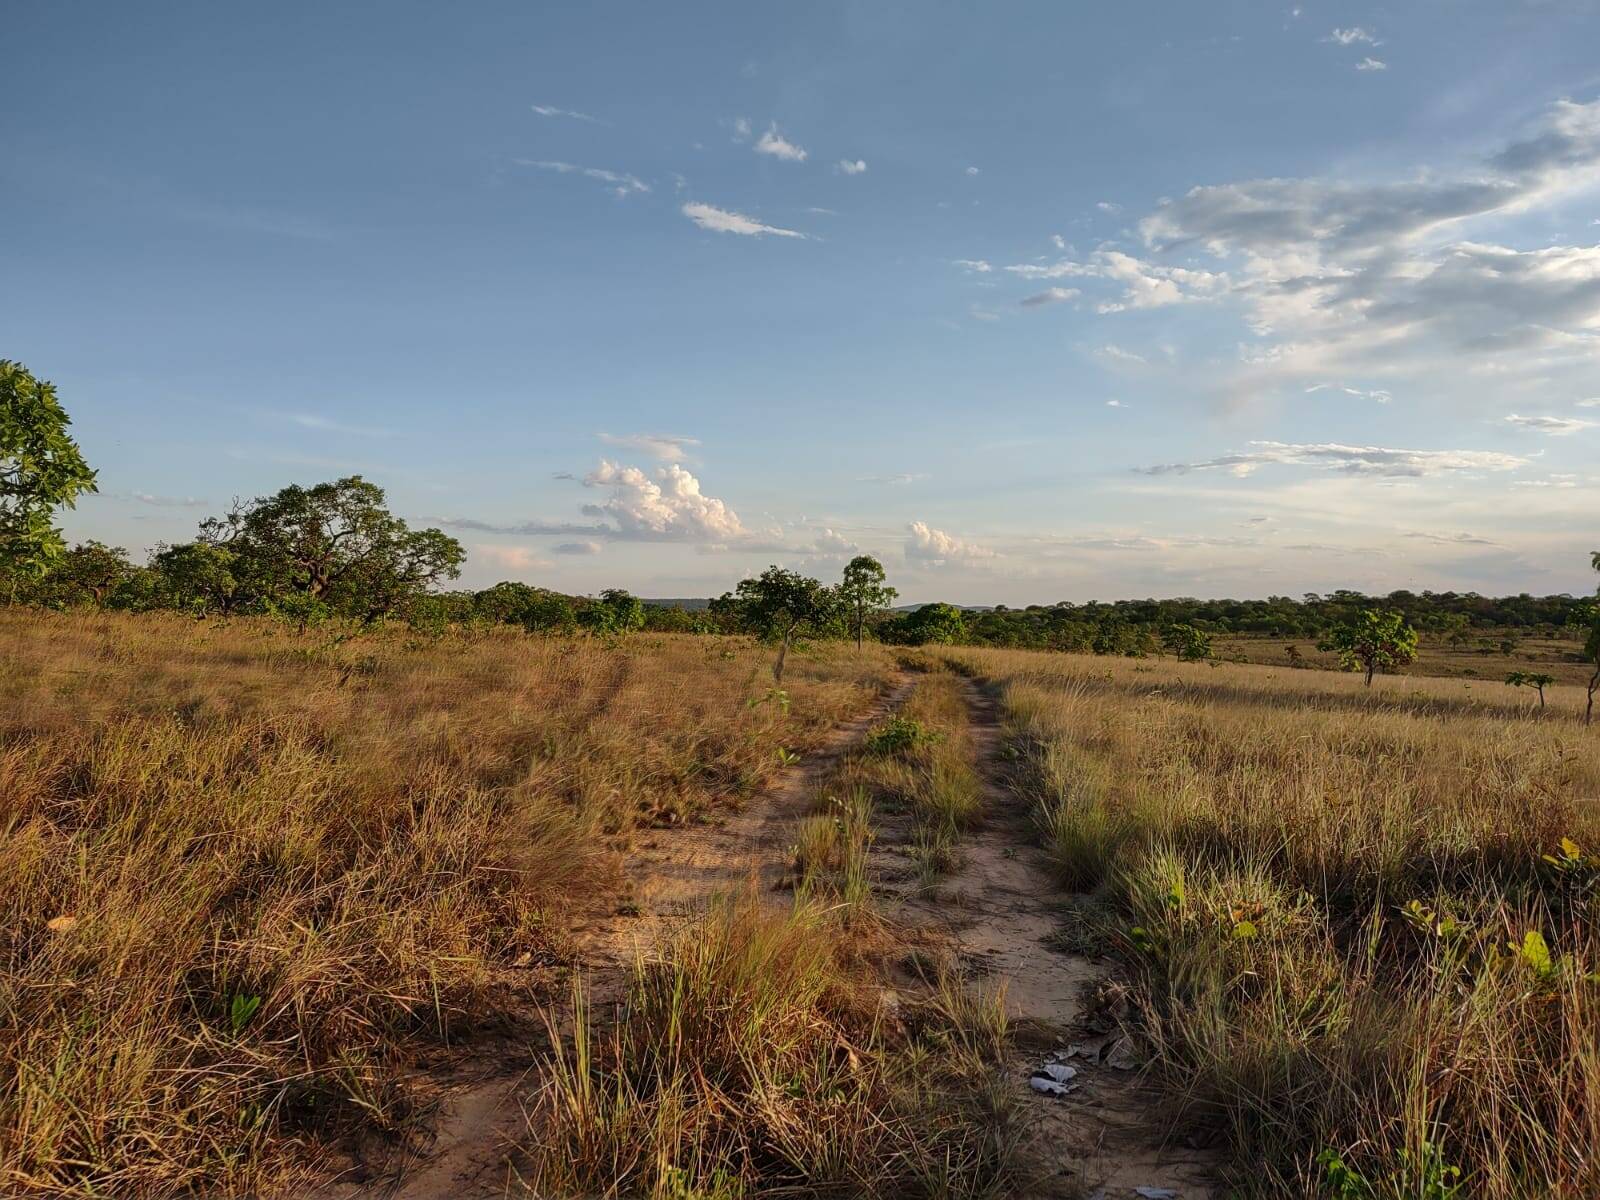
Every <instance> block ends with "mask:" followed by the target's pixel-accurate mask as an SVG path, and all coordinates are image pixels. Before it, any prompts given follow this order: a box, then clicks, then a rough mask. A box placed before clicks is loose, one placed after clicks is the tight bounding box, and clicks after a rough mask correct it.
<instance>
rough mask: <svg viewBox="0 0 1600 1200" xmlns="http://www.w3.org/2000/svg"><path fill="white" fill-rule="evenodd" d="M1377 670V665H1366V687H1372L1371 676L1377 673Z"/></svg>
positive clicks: (1370, 663) (1373, 663) (1371, 663)
mask: <svg viewBox="0 0 1600 1200" xmlns="http://www.w3.org/2000/svg"><path fill="white" fill-rule="evenodd" d="M1377 669H1378V664H1377V663H1375V662H1369V663H1368V664H1367V686H1368V687H1371V686H1372V676H1373V674H1374V673H1375V672H1376V671H1377Z"/></svg>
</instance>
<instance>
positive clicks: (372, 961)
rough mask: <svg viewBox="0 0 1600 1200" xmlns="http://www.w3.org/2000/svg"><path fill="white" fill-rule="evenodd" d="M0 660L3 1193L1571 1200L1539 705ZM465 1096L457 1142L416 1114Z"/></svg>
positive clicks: (1583, 856)
mask: <svg viewBox="0 0 1600 1200" xmlns="http://www.w3.org/2000/svg"><path fill="white" fill-rule="evenodd" d="M0 646H3V649H4V659H3V669H4V672H5V680H6V684H7V689H6V699H5V701H4V702H3V708H0V785H3V790H0V806H3V807H0V815H3V820H0V855H3V859H4V861H5V862H6V863H7V866H8V871H7V873H6V875H5V877H4V881H3V884H0V905H3V906H4V926H3V930H4V932H3V933H0V955H3V957H0V1013H3V1014H4V1015H5V1017H6V1020H4V1021H0V1063H3V1074H0V1172H3V1174H0V1181H3V1186H0V1192H4V1193H5V1194H13V1193H15V1194H19V1195H41V1196H43V1195H68V1194H113V1195H117V1196H119V1197H121V1196H128V1197H166V1196H176V1195H181V1194H192V1193H196V1192H200V1193H204V1194H214V1195H229V1196H243V1195H300V1194H305V1191H306V1189H307V1188H308V1187H310V1186H311V1184H312V1181H313V1180H318V1179H320V1182H319V1183H318V1185H317V1186H318V1187H320V1188H322V1189H324V1190H323V1191H322V1192H319V1194H325V1195H338V1196H341V1197H352V1196H360V1197H366V1196H368V1195H376V1194H378V1193H377V1191H376V1190H375V1189H376V1188H378V1187H379V1186H380V1185H382V1186H387V1185H388V1183H394V1184H396V1185H397V1186H398V1188H399V1191H398V1193H397V1194H398V1195H400V1196H402V1197H408V1198H410V1197H428V1198H433V1197H444V1196H451V1197H454V1196H462V1195H481V1196H490V1195H502V1194H506V1193H507V1191H508V1189H509V1192H510V1194H512V1195H528V1196H561V1195H576V1194H584V1195H588V1194H616V1195H647V1196H651V1197H674V1198H677V1200H683V1198H685V1197H690V1196H693V1197H706V1198H711V1197H715V1198H717V1200H723V1198H726V1200H732V1198H734V1197H740V1196H750V1195H758V1194H762V1193H763V1192H765V1191H770V1190H773V1189H780V1190H783V1191H784V1192H785V1194H794V1195H833V1194H859V1195H890V1194H893V1195H907V1196H930V1197H932V1196H943V1197H956V1196H974V1197H975V1196H1003V1195H1019V1194H1028V1195H1051V1196H1060V1197H1071V1196H1075V1195H1079V1194H1083V1193H1084V1192H1086V1191H1088V1190H1091V1189H1093V1188H1097V1187H1103V1188H1105V1189H1106V1195H1107V1196H1109V1197H1120V1196H1124V1195H1131V1194H1132V1190H1131V1189H1132V1187H1133V1186H1134V1185H1136V1184H1140V1185H1162V1186H1170V1187H1173V1188H1174V1189H1175V1190H1177V1191H1178V1194H1180V1195H1181V1196H1183V1197H1186V1198H1189V1200H1195V1198H1199V1197H1206V1196H1217V1197H1220V1196H1222V1195H1226V1194H1229V1189H1231V1191H1232V1192H1233V1193H1234V1194H1240V1195H1246V1196H1260V1197H1263V1198H1265V1197H1278V1196H1305V1197H1308V1198H1309V1197H1325V1196H1329V1195H1335V1196H1342V1197H1345V1198H1346V1200H1353V1198H1355V1197H1365V1196H1371V1197H1385V1198H1387V1197H1392V1198H1394V1200H1400V1198H1401V1197H1425V1198H1427V1200H1444V1197H1447V1196H1449V1195H1450V1194H1451V1192H1450V1191H1449V1188H1450V1187H1451V1186H1454V1183H1455V1181H1456V1180H1457V1176H1456V1175H1455V1174H1454V1172H1455V1171H1456V1169H1459V1170H1460V1172H1461V1173H1462V1174H1461V1176H1460V1181H1461V1182H1462V1186H1463V1190H1462V1191H1461V1192H1460V1193H1459V1194H1460V1195H1463V1196H1465V1195H1474V1196H1477V1195H1483V1196H1490V1197H1508V1198H1509V1197H1514V1196H1526V1195H1544V1194H1556V1195H1571V1196H1578V1195H1585V1194H1590V1193H1592V1191H1593V1189H1594V1188H1595V1187H1596V1186H1597V1185H1600V1177H1597V1174H1596V1172H1597V1170H1600V1168H1597V1165H1596V1163H1595V1161H1594V1159H1593V1158H1592V1157H1591V1156H1590V1154H1589V1147H1592V1146H1593V1145H1595V1144H1597V1142H1600V1050H1597V1046H1600V1010H1597V1004H1600V987H1597V985H1596V984H1595V983H1594V982H1593V981H1592V978H1591V973H1592V972H1594V971H1596V969H1597V968H1600V933H1597V930H1600V910H1597V906H1600V863H1597V862H1596V860H1595V859H1594V858H1593V857H1592V855H1593V847H1594V846H1597V845H1600V815H1597V812H1596V807H1595V798H1596V797H1600V737H1596V736H1595V734H1594V732H1593V731H1590V730H1585V729H1584V728H1583V727H1582V725H1581V723H1580V721H1579V716H1580V714H1581V710H1582V703H1583V692H1582V689H1581V688H1578V687H1573V686H1570V685H1558V686H1556V687H1554V688H1552V689H1551V690H1550V692H1549V695H1548V707H1547V708H1546V709H1545V710H1544V711H1543V712H1540V711H1538V710H1537V709H1536V708H1534V707H1533V706H1532V704H1531V703H1530V701H1531V697H1530V696H1529V695H1528V694H1527V693H1523V692H1515V691H1512V690H1511V689H1508V688H1505V687H1504V686H1503V685H1496V686H1493V687H1488V686H1485V685H1484V684H1483V683H1480V682H1476V681H1472V680H1460V679H1440V678H1431V677H1428V676H1426V675H1421V674H1412V675H1409V676H1406V677H1394V676H1389V677H1380V678H1379V679H1378V680H1377V682H1376V683H1375V684H1374V686H1373V687H1372V689H1371V690H1370V691H1369V690H1368V689H1367V688H1365V687H1363V686H1362V683H1361V680H1360V678H1359V677H1358V676H1353V675H1346V674H1336V673H1331V672H1324V671H1313V670H1286V669H1282V668H1274V667H1265V666H1251V665H1241V664H1237V663H1230V662H1223V663H1218V664H1215V665H1211V664H1192V665H1189V664H1180V663H1176V662H1174V661H1172V660H1171V659H1149V660H1136V659H1124V658H1119V657H1109V656H1108V657H1090V656H1076V655H1060V654H1046V653H1033V652H1025V651H990V650H981V649H973V648H956V647H940V648H933V647H929V648H924V649H922V650H918V651H898V652H890V651H888V650H886V649H884V648H883V647H877V646H868V647H867V648H866V649H865V651H863V652H861V653H859V654H858V652H857V651H856V650H855V648H854V647H853V646H846V645H843V644H838V643H817V644H814V645H809V646H805V647H803V648H802V649H800V650H799V651H797V652H796V653H795V654H793V655H791V658H790V666H789V674H788V675H787V676H786V679H785V686H784V689H783V691H782V692H781V693H779V692H776V691H775V690H773V689H772V688H771V686H770V675H769V673H768V670H769V667H770V663H771V658H772V650H771V649H770V648H768V647H764V646H762V645H760V644H759V643H757V642H755V641H752V640H750V639H747V638H740V637H718V636H675V635H650V634H640V635H635V636H632V637H626V638H618V639H611V640H607V639H603V638H594V637H576V638H566V637H548V638H541V637H528V636H526V635H523V634H521V633H518V632H514V631H509V630H488V631H478V632H471V633H460V632H453V633H446V634H444V635H442V636H435V637H427V636H421V635H418V634H415V633H412V632H409V631H403V630H402V631H393V630H391V631H388V632H376V633H368V634H352V633H350V632H349V631H348V630H346V631H344V632H339V631H337V630H331V629H323V630H312V631H310V632H308V633H306V634H303V635H297V634H295V633H294V632H293V631H292V629H291V628H290V627H288V626H284V625H281V624H274V623H270V622H265V621H256V620H235V621H232V622H227V623H222V622H216V621H201V622H197V621H193V620H189V619H185V618H179V617H172V616H164V615H153V614H151V615H141V616H131V615H119V614H71V615H59V614H40V613H37V612H22V611H11V612H5V613H0ZM842 734H845V735H848V737H847V739H846V740H843V741H841V735H842ZM785 764H789V765H788V767H787V769H786V767H785ZM796 764H798V765H796ZM1563 838H1565V839H1568V842H1567V843H1566V845H1567V849H1565V850H1563V849H1562V846H1563V841H1562V839H1563ZM1547 856H1548V857H1547ZM1552 860H1553V861H1552ZM627 947H632V949H627ZM1072 1042H1083V1043H1084V1044H1086V1045H1087V1044H1092V1045H1095V1046H1098V1047H1100V1049H1097V1050H1095V1051H1094V1052H1093V1054H1091V1055H1090V1056H1087V1057H1081V1058H1076V1059H1073V1060H1072V1061H1073V1062H1074V1063H1075V1064H1076V1065H1075V1069H1076V1070H1077V1072H1078V1077H1077V1079H1076V1081H1075V1082H1074V1085H1073V1087H1074V1089H1075V1090H1074V1091H1073V1093H1072V1094H1071V1095H1069V1096H1066V1097H1063V1098H1055V1099H1041V1098H1040V1097H1039V1096H1038V1095H1037V1094H1036V1093H1035V1092H1034V1091H1032V1090H1031V1089H1030V1086H1029V1076H1030V1072H1032V1071H1033V1070H1034V1068H1036V1066H1037V1064H1038V1062H1039V1061H1040V1056H1041V1055H1042V1054H1044V1053H1045V1052H1046V1051H1049V1050H1050V1049H1052V1048H1054V1047H1060V1046H1064V1045H1066V1044H1068V1043H1072ZM475 1046H477V1047H481V1048H483V1049H482V1051H480V1053H479V1059H478V1061H479V1062H480V1065H481V1063H482V1061H483V1059H484V1055H485V1054H487V1055H488V1058H489V1061H490V1066H491V1068H492V1066H493V1061H494V1057H495V1055H498V1054H502V1053H504V1054H505V1065H504V1069H503V1071H502V1073H501V1074H500V1075H498V1076H493V1077H491V1078H490V1079H488V1080H487V1081H485V1082H484V1085H483V1088H482V1089H481V1090H480V1091H478V1092H473V1091H472V1087H476V1086H477V1085H476V1084H473V1085H471V1086H469V1087H468V1089H467V1091H466V1092H464V1093H461V1094H462V1095H467V1096H470V1095H481V1096H492V1097H494V1103H495V1104H496V1105H499V1106H500V1108H501V1112H500V1114H499V1116H498V1117H497V1118H496V1120H494V1121H488V1120H479V1119H478V1118H474V1117H472V1116H471V1113H472V1112H475V1111H479V1109H474V1108H473V1106H472V1105H471V1104H468V1105H466V1106H465V1107H464V1108H463V1107H462V1106H461V1105H459V1104H458V1105H456V1108H455V1110H454V1111H456V1117H454V1118H452V1117H451V1115H450V1114H451V1111H452V1110H451V1108H450V1106H449V1105H448V1104H447V1105H445V1106H444V1107H442V1108H441V1107H439V1106H438V1105H436V1104H435V1103H434V1102H433V1100H431V1099H430V1097H437V1096H438V1095H439V1094H440V1093H439V1091H438V1089H436V1088H435V1089H433V1090H431V1091H430V1089H429V1087H428V1086H427V1085H428V1079H429V1072H431V1071H434V1070H435V1069H436V1068H437V1067H438V1065H439V1064H440V1063H441V1062H448V1061H449V1060H450V1059H451V1057H452V1056H455V1057H457V1058H459V1057H460V1056H461V1055H462V1054H464V1053H468V1054H470V1052H471V1050H472V1048H473V1047H475ZM511 1046H516V1047H519V1049H517V1050H516V1052H515V1053H514V1054H513V1053H511V1052H510V1051H507V1050H503V1048H505V1047H511ZM1112 1046H1116V1047H1117V1055H1118V1056H1120V1057H1121V1058H1122V1059H1130V1060H1131V1059H1132V1058H1133V1057H1135V1051H1134V1050H1133V1049H1132V1048H1135V1047H1136V1048H1137V1052H1136V1056H1137V1057H1138V1058H1141V1059H1143V1060H1144V1061H1146V1062H1147V1064H1148V1071H1147V1072H1146V1073H1145V1075H1144V1076H1143V1077H1139V1076H1137V1075H1136V1073H1133V1072H1128V1073H1123V1072H1122V1071H1121V1069H1120V1067H1108V1066H1106V1065H1105V1059H1106V1057H1107V1056H1109V1055H1110V1053H1111V1052H1110V1049H1109V1048H1110V1047H1112ZM530 1064H531V1069H529V1067H530ZM1123 1065H1131V1061H1130V1062H1127V1063H1124V1064H1123ZM491 1074H492V1072H491ZM1147 1088H1148V1089H1149V1090H1147ZM481 1107H482V1106H480V1109H481ZM462 1113H465V1114H467V1115H465V1116H462V1115H461V1114H462ZM523 1113H526V1114H527V1117H526V1118H524V1117H523V1116H522V1114H523ZM449 1120H454V1121H455V1125H454V1127H453V1132H452V1133H451V1138H452V1139H453V1142H452V1145H451V1146H450V1147H446V1148H445V1149H443V1150H440V1151H438V1152H437V1153H436V1154H435V1155H434V1158H435V1159H436V1160H437V1161H430V1160H429V1158H428V1154H429V1152H428V1151H427V1150H426V1147H427V1145H428V1140H427V1137H426V1134H427V1132H428V1131H429V1130H430V1129H432V1128H434V1127H436V1126H439V1125H441V1123H444V1122H447V1121H449ZM475 1121H476V1122H477V1123H476V1124H475V1123H474V1122H475ZM1169 1135H1170V1136H1169ZM357 1142H359V1143H361V1144H363V1145H364V1146H365V1147H366V1149H365V1150H364V1151H363V1157H364V1158H365V1159H366V1160H368V1161H371V1160H372V1157H373V1155H374V1154H376V1155H377V1156H378V1157H380V1158H381V1157H383V1154H384V1151H383V1149H382V1148H383V1147H384V1146H385V1145H388V1146H390V1147H392V1148H395V1149H396V1150H397V1151H398V1150H399V1149H400V1148H407V1149H406V1152H405V1153H403V1154H399V1153H397V1154H395V1155H393V1156H392V1157H394V1159H395V1162H396V1163H397V1164H399V1165H398V1166H396V1167H394V1168H392V1169H394V1170H398V1169H400V1166H404V1164H405V1163H408V1162H409V1163H412V1164H413V1165H415V1164H416V1163H417V1161H418V1160H417V1158H416V1153H417V1148H418V1147H421V1148H422V1150H421V1153H422V1156H423V1157H422V1160H421V1167H422V1168H423V1169H412V1168H407V1169H406V1170H405V1171H404V1172H403V1173H402V1174H400V1175H399V1176H398V1177H396V1176H394V1175H393V1174H380V1175H373V1176H370V1177H369V1178H370V1183H363V1182H362V1178H363V1173H362V1172H354V1173H351V1172H350V1171H349V1170H348V1167H349V1164H350V1163H351V1162H352V1159H351V1158H350V1157H349V1156H348V1154H347V1153H346V1152H345V1151H344V1150H343V1149H342V1148H344V1147H348V1146H350V1145H352V1144H354V1143H357ZM373 1147H377V1150H376V1151H374V1150H373ZM462 1164H468V1165H471V1166H473V1170H474V1171H475V1172H476V1173H469V1172H466V1170H465V1168H464V1167H462ZM330 1167H339V1168H341V1169H343V1170H345V1174H344V1176H343V1177H342V1178H341V1179H339V1180H333V1179H330V1178H329V1177H328V1171H329V1169H330ZM378 1169H379V1170H380V1171H384V1172H387V1171H390V1170H391V1168H388V1167H381V1166H380V1167H379V1168H378ZM1341 1173H1342V1174H1341ZM1213 1176H1220V1179H1219V1180H1217V1181H1216V1182H1215V1184H1214V1185H1213V1183H1210V1182H1206V1181H1207V1180H1211V1179H1212V1178H1213ZM469 1180H470V1183H471V1186H470V1187H469V1186H468V1185H467V1181H469ZM335 1186H336V1188H337V1190H336V1191H328V1190H326V1189H329V1188H333V1187H335ZM1337 1189H1343V1190H1342V1191H1341V1190H1337ZM1430 1189H1432V1190H1430Z"/></svg>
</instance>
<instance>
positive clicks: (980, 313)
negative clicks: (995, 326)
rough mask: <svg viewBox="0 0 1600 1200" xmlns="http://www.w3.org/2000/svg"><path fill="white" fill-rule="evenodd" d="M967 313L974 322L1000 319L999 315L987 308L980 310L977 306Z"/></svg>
mask: <svg viewBox="0 0 1600 1200" xmlns="http://www.w3.org/2000/svg"><path fill="white" fill-rule="evenodd" d="M967 312H968V313H970V314H971V316H972V319H973V320H974V321H998V320H999V319H1000V314H999V313H997V312H994V311H992V310H990V309H987V308H979V307H978V306H977V305H976V304H974V305H973V306H972V307H971V308H969V309H968V310H967Z"/></svg>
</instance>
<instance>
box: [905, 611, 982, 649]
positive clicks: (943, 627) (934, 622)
mask: <svg viewBox="0 0 1600 1200" xmlns="http://www.w3.org/2000/svg"><path fill="white" fill-rule="evenodd" d="M885 632H886V633H887V634H888V636H889V639H890V640H891V641H895V642H898V643H900V644H901V645H903V646H927V645H930V644H933V645H945V646H947V645H951V644H953V643H956V642H964V641H966V640H967V618H966V614H965V613H963V612H962V611H961V610H960V609H959V608H957V607H956V606H955V605H954V604H942V603H936V604H924V605H923V606H922V607H921V608H918V609H917V610H915V611H914V612H908V613H905V614H903V615H902V616H900V617H899V618H898V619H897V620H896V621H895V622H894V623H893V625H892V627H891V628H889V629H887V630H886V631H885Z"/></svg>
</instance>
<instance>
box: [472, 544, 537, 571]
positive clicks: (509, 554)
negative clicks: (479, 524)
mask: <svg viewBox="0 0 1600 1200" xmlns="http://www.w3.org/2000/svg"><path fill="white" fill-rule="evenodd" d="M471 556H472V557H473V558H474V559H476V560H479V561H481V562H486V563H490V564H492V565H493V566H496V567H499V568H500V569H501V570H503V571H531V570H534V569H536V568H538V567H548V566H551V565H553V564H552V563H550V562H549V561H548V560H546V559H543V558H540V557H539V556H538V554H537V553H536V552H535V551H533V550H530V549H529V548H528V547H527V546H493V545H478V546H473V547H472V551H471Z"/></svg>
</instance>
